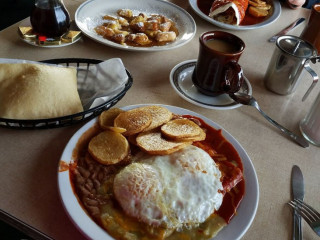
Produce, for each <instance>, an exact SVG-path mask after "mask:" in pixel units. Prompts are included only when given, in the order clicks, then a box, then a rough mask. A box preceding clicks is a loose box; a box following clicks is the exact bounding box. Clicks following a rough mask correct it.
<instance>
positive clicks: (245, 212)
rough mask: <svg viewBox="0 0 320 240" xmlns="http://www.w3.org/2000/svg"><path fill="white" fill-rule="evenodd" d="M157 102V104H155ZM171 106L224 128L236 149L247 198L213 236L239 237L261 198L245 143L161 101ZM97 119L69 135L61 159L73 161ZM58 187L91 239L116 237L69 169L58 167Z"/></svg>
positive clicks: (231, 239) (75, 220) (226, 239)
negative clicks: (91, 209) (83, 200)
mask: <svg viewBox="0 0 320 240" xmlns="http://www.w3.org/2000/svg"><path fill="white" fill-rule="evenodd" d="M152 105H155V104H152ZM141 106H145V105H132V106H127V107H124V108H122V109H123V110H129V109H132V108H137V107H141ZM161 106H164V107H166V108H168V109H169V110H170V111H172V112H173V113H176V114H181V115H182V114H187V115H193V116H196V117H199V118H201V119H202V120H204V121H205V122H206V123H207V124H209V125H210V126H212V127H214V128H216V129H221V130H222V133H223V136H224V137H225V138H226V139H227V140H228V141H229V142H230V143H231V144H232V145H233V147H234V148H235V149H236V150H237V152H238V154H239V156H240V158H241V160H242V164H243V168H244V178H245V188H246V190H245V195H244V198H243V200H242V202H241V204H240V206H239V208H238V210H237V214H236V215H235V216H234V218H233V219H232V220H231V222H230V223H229V224H228V225H227V226H226V227H225V228H223V229H222V230H221V231H220V232H219V233H218V235H217V236H216V237H215V238H214V240H236V239H240V238H241V237H242V236H243V235H244V234H245V232H246V231H247V230H248V228H249V227H250V225H251V223H252V221H253V219H254V216H255V214H256V211H257V207H258V201H259V184H258V179H257V175H256V172H255V169H254V167H253V164H252V162H251V160H250V158H249V156H248V154H247V153H246V151H245V150H244V149H243V147H242V146H241V145H240V144H239V142H238V141H237V140H236V139H235V138H234V137H232V135H231V134H230V133H228V132H227V131H225V130H224V129H223V128H222V127H220V126H219V125H218V124H216V123H215V122H213V121H211V120H210V119H208V118H206V117H204V116H202V115H200V114H198V113H195V112H192V111H190V110H187V109H183V108H179V107H174V106H167V105H161ZM96 122H97V118H95V119H92V120H91V121H90V122H88V123H87V124H85V125H84V126H83V127H81V128H80V129H79V130H78V131H77V132H76V133H75V134H74V135H73V137H72V138H71V139H70V141H69V142H68V144H67V145H66V147H65V149H64V151H63V153H62V156H61V160H60V161H63V162H65V163H67V164H69V163H71V162H72V161H73V159H72V151H73V149H74V148H75V146H76V144H77V142H78V140H79V138H80V137H81V135H82V134H83V133H84V132H85V131H87V130H88V129H89V128H90V127H92V126H93V125H94V124H95V123H96ZM58 188H59V193H60V197H61V200H62V203H63V206H64V208H65V210H66V212H67V213H68V215H69V217H70V218H71V220H72V221H73V223H74V224H75V226H76V227H77V228H78V229H79V230H80V232H82V233H83V234H84V235H85V236H86V237H88V238H89V239H94V240H100V239H101V240H112V239H113V238H112V237H111V236H110V235H109V234H108V233H107V232H106V231H105V230H103V229H102V228H101V227H100V226H99V225H97V224H96V223H95V222H94V221H93V220H92V219H91V218H90V217H89V216H88V215H87V213H86V212H85V211H84V210H83V208H82V207H81V206H80V204H79V201H78V199H77V196H76V195H75V194H74V192H73V188H72V186H71V183H70V177H69V171H68V170H67V171H63V172H60V171H59V169H58Z"/></svg>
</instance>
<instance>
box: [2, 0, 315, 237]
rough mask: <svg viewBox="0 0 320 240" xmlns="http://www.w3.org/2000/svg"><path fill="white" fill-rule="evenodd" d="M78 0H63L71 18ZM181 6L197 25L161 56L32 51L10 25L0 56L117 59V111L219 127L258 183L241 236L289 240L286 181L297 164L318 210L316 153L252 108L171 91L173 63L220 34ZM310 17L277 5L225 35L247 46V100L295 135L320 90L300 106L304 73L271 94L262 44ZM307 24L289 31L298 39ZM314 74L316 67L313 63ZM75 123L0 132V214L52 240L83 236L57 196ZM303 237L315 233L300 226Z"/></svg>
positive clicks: (267, 50) (181, 0) (100, 49)
mask: <svg viewBox="0 0 320 240" xmlns="http://www.w3.org/2000/svg"><path fill="white" fill-rule="evenodd" d="M82 2H84V1H83V0H65V4H66V6H67V8H68V10H69V12H70V14H71V16H74V12H75V11H76V9H77V7H78V6H79V5H80V4H81V3H82ZM171 2H173V3H175V4H177V5H179V6H181V7H183V8H184V9H186V10H187V11H188V12H189V13H190V14H191V15H192V17H193V18H194V20H195V22H196V24H197V32H196V35H195V37H194V38H193V39H192V41H191V42H189V43H187V44H186V45H184V46H182V47H180V48H177V49H174V50H170V51H163V52H148V53H145V52H130V51H124V50H119V49H115V48H110V47H108V46H105V45H102V44H100V43H98V42H95V41H93V40H91V39H89V38H87V37H83V38H82V39H81V40H80V41H79V42H77V43H75V44H73V45H70V46H67V47H63V48H50V49H49V48H46V49H44V48H38V47H35V46H31V45H29V44H27V43H25V42H23V41H21V39H20V38H19V36H18V34H17V28H18V26H19V23H17V24H14V25H12V26H10V27H8V28H6V29H4V30H3V31H1V32H0V46H1V48H0V56H1V57H2V58H17V59H27V60H36V61H38V60H45V59H53V58H67V57H70V56H72V57H76V58H96V59H109V58H113V57H120V58H121V59H122V61H123V63H124V65H125V66H126V68H127V69H128V70H129V71H130V72H131V74H132V76H133V78H134V84H133V86H132V88H131V89H130V90H129V91H128V93H127V94H126V95H125V97H124V98H123V99H122V100H121V101H120V102H119V103H118V104H117V105H116V106H117V107H121V106H126V105H132V104H143V103H148V104H149V103H157V104H167V105H173V106H178V107H182V108H186V109H189V110H192V111H195V112H197V113H199V114H202V115H204V116H206V117H208V118H210V119H212V120H213V121H214V122H216V123H218V124H219V125H220V126H222V127H223V128H224V129H226V130H227V131H228V132H229V133H230V134H231V135H233V136H234V137H235V138H236V139H237V140H238V141H239V143H240V144H241V145H242V146H243V148H244V149H245V150H246V152H247V153H248V155H249V156H250V158H251V160H252V163H253V165H254V167H255V170H256V173H257V176H258V180H259V189H260V197H259V206H258V210H257V213H256V216H255V219H254V221H253V223H252V225H251V226H250V228H249V229H248V231H247V232H246V234H245V235H244V236H243V238H242V239H246V240H249V239H254V240H255V239H259V238H261V236H263V238H264V239H291V230H292V212H291V209H290V207H289V206H288V205H287V204H286V203H287V202H288V201H289V200H290V177H291V168H292V166H293V165H298V166H300V168H301V170H302V172H303V174H304V179H305V201H306V202H308V203H310V204H311V205H313V206H314V207H315V208H316V209H318V210H320V190H319V185H320V176H319V172H320V164H319V163H320V162H319V160H320V156H319V154H320V151H319V148H318V147H315V146H313V145H311V146H310V147H309V148H302V147H300V146H298V145H297V144H295V143H294V142H293V141H291V140H290V139H288V138H287V137H285V136H284V135H282V134H281V132H280V131H279V130H277V129H276V128H274V127H273V126H272V125H271V124H270V123H269V122H267V121H266V120H265V119H264V118H263V117H262V116H261V115H260V114H259V112H258V111H256V110H255V109H254V108H252V107H249V106H242V107H240V108H236V109H232V110H211V109H206V108H202V107H199V106H195V105H193V104H191V103H189V102H187V101H185V100H184V99H182V98H181V97H180V96H178V95H177V94H176V92H175V91H174V89H173V88H172V87H171V85H170V83H169V73H170V71H171V69H172V68H173V67H174V66H175V65H176V64H178V63H180V62H182V61H185V60H190V59H196V58H197V56H198V47H199V44H198V38H199V35H200V34H201V33H202V32H205V31H208V30H221V29H219V28H218V27H216V26H214V25H212V24H210V23H208V22H206V21H204V20H203V19H202V18H200V17H198V15H196V14H195V13H194V12H193V10H192V9H191V7H190V5H189V3H188V1H185V0H173V1H171ZM308 16H309V10H307V9H299V10H291V9H289V8H287V7H286V6H282V13H281V16H280V18H279V19H278V20H277V21H276V22H274V23H273V24H271V25H269V26H266V27H264V28H260V29H256V30H248V31H230V30H224V31H227V32H231V33H233V34H236V35H237V36H239V37H240V38H242V39H243V40H244V42H245V44H246V49H245V51H244V53H243V55H242V57H241V59H240V64H241V65H242V67H243V69H244V73H245V75H246V77H247V78H248V79H249V81H250V83H251V85H252V88H253V95H254V96H255V98H256V99H257V100H258V102H259V104H260V105H261V108H262V109H264V111H265V112H267V113H268V114H269V115H270V116H271V117H272V118H274V119H275V120H276V121H278V122H280V123H281V124H283V125H284V126H286V127H287V128H288V129H291V130H293V131H294V132H296V133H297V134H300V132H299V127H298V124H299V121H300V120H301V119H302V118H303V117H304V116H305V114H306V113H307V111H308V110H309V109H310V106H311V104H312V102H313V101H314V99H315V97H316V96H317V94H318V93H319V89H320V84H318V86H316V88H315V90H314V91H313V92H312V94H311V95H310V96H309V98H308V99H307V101H305V102H302V101H301V99H302V96H303V94H304V93H305V91H306V89H307V88H308V86H309V85H310V84H311V78H310V77H309V76H307V75H306V76H304V79H303V83H301V84H300V85H299V87H298V89H297V91H296V92H295V93H293V94H291V95H287V96H280V95H277V94H274V93H272V92H270V91H268V90H266V88H265V87H264V85H263V78H264V75H265V72H266V69H267V66H268V63H269V60H270V58H271V55H272V53H273V51H274V48H275V45H274V44H272V43H269V42H267V39H268V38H269V37H271V36H272V35H273V34H275V33H276V32H278V31H279V30H281V29H282V28H284V27H285V26H287V25H288V24H289V23H290V22H292V21H293V20H295V19H296V18H298V17H306V18H308ZM305 25H306V21H305V22H304V23H303V24H301V25H299V26H298V27H297V28H296V29H294V30H293V31H292V32H291V33H290V34H292V35H297V36H299V35H300V33H301V31H302V30H303V28H304V27H305ZM312 67H313V68H314V69H315V70H316V72H317V73H318V74H320V66H319V64H318V65H313V66H312ZM81 126H82V124H80V125H74V126H71V127H65V128H59V129H48V130H12V129H5V128H0V136H1V137H0V165H1V169H2V173H1V174H0V196H1V197H0V209H1V210H3V211H5V212H7V213H9V214H11V215H12V216H14V217H16V218H18V219H20V220H21V221H23V222H25V223H27V224H29V225H30V226H32V227H34V228H36V229H38V230H39V231H41V232H43V233H45V234H46V235H48V236H50V237H52V238H54V239H70V240H71V239H83V238H84V237H83V236H82V235H81V233H80V232H79V231H78V230H77V229H76V227H75V226H74V225H73V223H72V222H71V221H70V220H69V218H68V216H67V214H66V212H65V210H64V208H63V206H62V204H61V201H60V198H59V194H58V188H57V166H58V162H59V160H60V156H61V153H62V151H63V149H64V147H65V145H66V144H67V142H68V141H69V139H70V138H71V136H72V135H73V134H74V133H75V132H76V131H77V130H78V129H79V128H80V127H81ZM303 231H304V239H315V238H316V235H315V234H314V233H313V231H311V230H310V228H309V227H308V226H307V225H306V224H304V228H303Z"/></svg>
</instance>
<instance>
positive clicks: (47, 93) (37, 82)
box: [0, 63, 83, 119]
mask: <svg viewBox="0 0 320 240" xmlns="http://www.w3.org/2000/svg"><path fill="white" fill-rule="evenodd" d="M81 111H83V107H82V104H81V100H80V97H79V94H78V90H77V70H76V69H74V68H65V67H56V66H49V65H44V64H29V63H15V64H10V63H4V64H0V117H1V118H9V119H47V118H54V117H61V116H66V115H70V114H74V113H78V112H81Z"/></svg>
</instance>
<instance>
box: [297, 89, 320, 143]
mask: <svg viewBox="0 0 320 240" xmlns="http://www.w3.org/2000/svg"><path fill="white" fill-rule="evenodd" d="M300 131H301V133H302V135H303V136H304V137H305V138H306V139H307V140H308V141H309V142H310V143H312V144H314V145H316V146H318V147H320V93H319V94H318V96H317V98H316V100H315V101H314V102H313V104H312V106H311V108H310V110H309V112H308V113H307V115H306V116H305V118H303V119H302V121H301V122H300Z"/></svg>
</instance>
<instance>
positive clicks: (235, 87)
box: [192, 31, 245, 96]
mask: <svg viewBox="0 0 320 240" xmlns="http://www.w3.org/2000/svg"><path fill="white" fill-rule="evenodd" d="M199 41H200V48H199V56H198V60H197V64H196V66H195V69H194V71H193V74H192V82H193V84H194V85H195V86H196V88H197V89H198V90H199V91H200V92H201V93H203V94H206V95H209V96H218V95H220V94H223V93H235V92H237V91H239V90H240V87H241V85H242V83H243V73H242V68H241V66H240V65H239V64H238V60H239V58H240V56H241V54H242V52H243V51H244V49H245V44H244V42H243V41H242V40H241V39H240V38H239V37H237V36H235V35H233V34H231V33H227V32H223V31H210V32H205V33H203V34H202V35H201V36H200V38H199Z"/></svg>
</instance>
